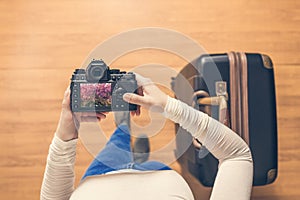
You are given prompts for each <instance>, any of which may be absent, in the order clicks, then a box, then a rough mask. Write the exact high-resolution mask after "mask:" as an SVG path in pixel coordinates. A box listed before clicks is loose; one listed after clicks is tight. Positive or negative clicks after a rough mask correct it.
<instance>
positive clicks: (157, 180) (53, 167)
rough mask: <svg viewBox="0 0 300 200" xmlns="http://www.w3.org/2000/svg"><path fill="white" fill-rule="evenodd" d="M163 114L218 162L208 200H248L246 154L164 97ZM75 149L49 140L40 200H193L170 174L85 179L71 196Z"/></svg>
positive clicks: (214, 125)
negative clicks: (184, 130) (177, 124)
mask: <svg viewBox="0 0 300 200" xmlns="http://www.w3.org/2000/svg"><path fill="white" fill-rule="evenodd" d="M163 114H164V116H165V117H167V118H169V119H171V120H173V121H174V122H176V123H179V124H180V125H181V126H182V127H183V128H185V129H186V130H187V131H189V132H190V133H191V134H192V135H193V137H196V138H197V139H198V140H199V141H200V142H201V143H202V144H203V145H205V146H206V148H207V149H208V150H209V151H210V152H211V153H212V154H213V155H214V156H215V157H216V158H217V159H218V160H219V163H220V164H219V170H218V174H217V178H216V180H215V184H214V187H213V191H212V195H211V198H210V199H212V200H216V199H218V200H220V199H224V200H228V199H231V200H235V199H236V200H248V199H250V194H251V188H252V178H253V163H252V157H251V152H250V150H249V148H248V146H247V144H246V143H245V142H244V141H243V140H242V139H241V138H240V137H239V136H238V135H237V134H236V133H234V132H233V131H232V130H231V129H229V128H228V127H226V126H224V125H222V124H220V123H219V122H217V121H215V120H214V119H212V118H210V117H209V116H208V115H206V114H204V113H202V112H199V111H197V110H195V109H193V108H192V107H190V106H188V105H186V104H185V103H183V102H181V101H178V100H176V99H173V98H171V97H168V102H167V105H166V107H165V110H164V113H163ZM76 143H77V140H71V141H68V142H64V141H62V140H60V139H59V138H58V137H57V136H55V137H54V139H53V141H52V144H51V145H50V149H49V155H48V159H47V165H46V170H45V175H44V180H43V184H42V189H41V199H43V200H46V199H47V200H52V199H53V200H54V199H55V200H67V199H72V200H75V199H76V200H77V199H84V200H92V199H105V200H108V199H124V200H126V199H128V200H129V199H130V200H132V199H138V200H141V199H143V200H144V199H146V200H147V199H152V200H153V199H157V200H158V199H159V200H163V199H167V200H169V199H188V200H190V199H194V198H193V195H192V192H191V190H190V188H189V187H188V185H187V183H186V182H185V181H184V179H183V178H182V177H181V176H180V175H179V174H178V173H177V172H175V171H173V170H164V171H146V172H137V171H136V170H129V171H128V170H126V171H119V172H118V173H110V174H105V175H99V176H91V177H88V178H86V179H85V180H84V181H83V182H82V183H81V184H80V185H79V186H78V187H77V189H76V190H75V191H74V162H75V154H76Z"/></svg>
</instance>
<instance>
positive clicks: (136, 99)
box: [123, 74, 168, 112]
mask: <svg viewBox="0 0 300 200" xmlns="http://www.w3.org/2000/svg"><path fill="white" fill-rule="evenodd" d="M135 75H136V80H137V84H138V86H139V89H138V95H137V94H133V93H126V94H124V96H123V99H124V101H127V102H129V103H132V104H137V105H140V106H142V107H144V108H146V109H148V110H151V111H154V112H163V111H164V108H165V106H166V104H167V100H168V96H167V95H166V94H165V93H164V92H162V91H161V90H160V89H159V88H158V87H157V86H156V85H155V84H154V83H153V82H152V81H151V80H150V79H148V78H144V77H142V76H141V75H139V74H135Z"/></svg>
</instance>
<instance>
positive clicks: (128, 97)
mask: <svg viewBox="0 0 300 200" xmlns="http://www.w3.org/2000/svg"><path fill="white" fill-rule="evenodd" d="M123 99H124V101H126V102H128V103H132V104H137V105H142V104H144V98H143V96H140V95H137V94H133V93H125V94H124V95H123Z"/></svg>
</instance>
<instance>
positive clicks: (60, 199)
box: [40, 135, 77, 200]
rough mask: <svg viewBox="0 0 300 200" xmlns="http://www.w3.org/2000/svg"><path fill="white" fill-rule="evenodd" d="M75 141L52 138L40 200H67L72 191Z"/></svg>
mask: <svg viewBox="0 0 300 200" xmlns="http://www.w3.org/2000/svg"><path fill="white" fill-rule="evenodd" d="M76 144H77V139H74V140H70V141H68V142H65V141H63V140H61V139H60V138H59V137H58V136H57V135H55V136H54V138H53V140H52V143H51V145H50V148H49V154H48V158H47V165H46V169H45V174H44V179H43V184H42V188H41V197H40V199H41V200H50V199H51V200H52V199H53V200H54V199H55V200H67V199H69V198H70V196H71V194H72V192H73V190H74V177H75V176H74V163H75V156H76Z"/></svg>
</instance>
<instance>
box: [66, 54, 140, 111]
mask: <svg viewBox="0 0 300 200" xmlns="http://www.w3.org/2000/svg"><path fill="white" fill-rule="evenodd" d="M137 87H138V86H137V81H136V79H135V74H133V73H132V72H128V73H126V72H125V71H120V70H119V69H110V68H109V67H108V66H107V65H106V64H105V62H104V61H103V60H95V59H93V60H92V61H91V62H90V63H89V65H88V66H87V67H86V69H76V70H75V71H74V72H73V75H72V78H71V85H70V89H71V95H70V107H71V110H72V111H73V112H110V111H129V110H130V111H131V110H136V109H137V105H135V104H130V103H127V102H125V101H124V100H123V95H124V94H125V93H127V92H128V93H136V91H137Z"/></svg>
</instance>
